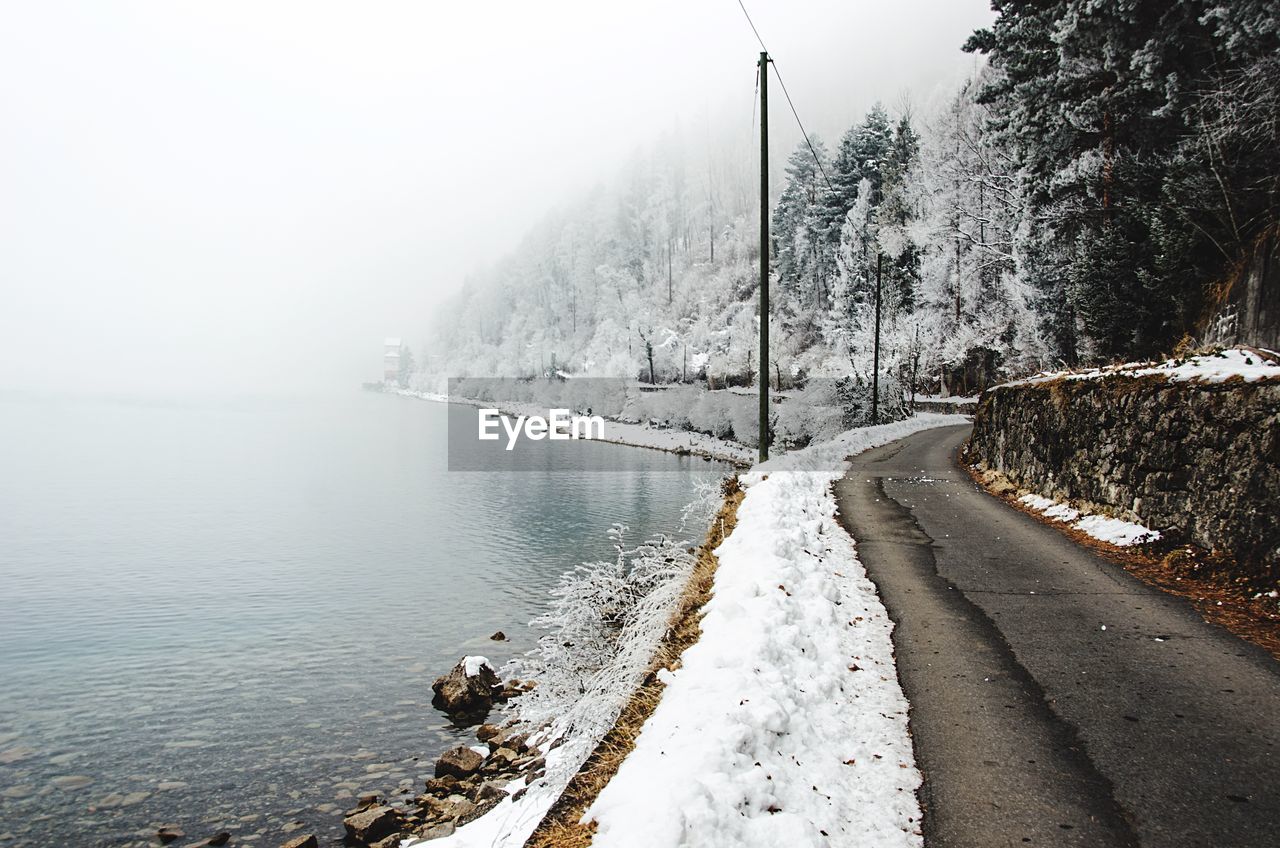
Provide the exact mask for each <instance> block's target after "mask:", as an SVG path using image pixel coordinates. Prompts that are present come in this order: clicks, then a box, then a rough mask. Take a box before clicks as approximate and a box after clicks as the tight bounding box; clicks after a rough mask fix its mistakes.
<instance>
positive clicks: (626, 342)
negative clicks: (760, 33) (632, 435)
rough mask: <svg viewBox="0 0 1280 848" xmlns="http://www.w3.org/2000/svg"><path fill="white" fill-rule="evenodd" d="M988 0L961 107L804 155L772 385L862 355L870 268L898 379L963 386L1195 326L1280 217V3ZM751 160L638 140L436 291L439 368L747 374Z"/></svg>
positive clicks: (870, 121) (794, 190) (777, 319)
mask: <svg viewBox="0 0 1280 848" xmlns="http://www.w3.org/2000/svg"><path fill="white" fill-rule="evenodd" d="M995 6H996V9H997V11H998V12H999V17H998V18H997V20H996V22H995V24H994V26H993V27H992V28H991V29H989V30H983V31H979V32H977V33H974V34H973V36H972V37H971V38H970V39H969V40H968V42H967V44H965V45H964V49H966V50H970V51H976V52H979V53H982V54H985V55H986V56H987V57H988V61H987V64H986V66H985V67H984V68H983V70H982V71H981V72H980V73H979V74H978V75H977V76H976V78H974V79H971V80H968V81H967V82H965V83H964V84H963V85H962V86H961V87H960V88H959V89H958V90H957V91H956V92H955V93H954V96H953V97H952V98H951V99H950V101H949V103H947V104H946V106H945V107H944V108H942V109H939V110H936V111H934V112H933V113H931V114H914V113H912V112H911V111H909V110H904V109H898V110H896V111H893V112H891V111H889V110H886V109H885V108H883V107H881V106H876V107H875V108H873V109H872V110H871V111H870V112H869V113H868V114H867V115H866V116H865V117H864V118H863V119H862V120H861V121H859V122H857V123H856V124H855V125H854V126H852V127H850V128H849V129H848V131H847V132H846V133H845V134H844V135H843V136H842V137H841V138H840V139H838V140H837V141H836V142H835V143H834V144H833V145H832V146H831V147H827V146H826V145H825V144H824V143H823V141H822V140H820V139H817V138H814V137H810V139H809V142H810V143H803V142H802V143H801V144H800V145H799V146H798V147H797V148H796V149H795V150H794V152H792V153H791V155H790V156H789V158H788V159H787V160H786V163H785V167H784V169H783V172H782V173H781V174H778V186H777V190H776V191H775V192H774V193H773V195H772V204H773V208H772V210H771V213H772V221H773V228H772V251H771V252H772V267H773V274H774V280H775V282H774V284H773V285H774V310H773V314H772V315H771V318H770V320H771V321H772V322H773V323H772V325H771V327H772V329H773V339H774V340H775V342H774V344H775V348H774V351H773V355H774V358H773V361H772V362H770V365H769V370H770V374H769V379H770V380H771V382H774V383H775V384H778V385H780V386H781V387H783V388H787V387H791V386H796V385H802V384H803V383H804V382H805V381H806V380H808V379H809V378H814V377H849V376H852V377H854V378H855V380H857V381H865V380H868V379H869V376H870V371H871V335H872V325H873V317H872V316H873V311H874V306H875V289H876V273H877V268H880V269H881V275H882V291H883V294H882V312H883V319H882V320H883V342H882V344H883V353H882V358H881V368H882V380H884V381H885V382H887V383H889V384H893V383H894V382H896V383H898V385H900V386H901V387H902V388H903V389H904V390H917V391H937V390H938V389H940V388H943V385H945V388H946V390H947V391H949V392H954V393H970V392H973V391H976V390H978V389H980V388H981V387H982V386H984V385H985V384H987V383H989V382H990V381H992V380H995V379H998V378H1000V377H1002V376H1008V375H1016V374H1021V373H1025V372H1028V371H1032V370H1035V369H1039V368H1044V367H1050V366H1056V365H1063V364H1066V365H1072V364H1076V363H1078V362H1081V361H1095V360H1104V359H1114V358H1133V357H1139V356H1147V355H1152V354H1155V353H1158V352H1163V351H1169V350H1172V349H1173V348H1175V347H1176V346H1178V345H1179V344H1186V343H1187V342H1194V341H1195V336H1196V334H1197V332H1198V328H1199V326H1200V324H1201V322H1202V321H1203V320H1204V318H1205V310H1206V308H1207V297H1208V295H1209V293H1210V292H1211V290H1212V287H1213V286H1214V285H1215V284H1217V283H1220V282H1221V281H1222V280H1223V279H1225V278H1226V277H1228V276H1229V275H1230V274H1232V273H1233V272H1234V270H1235V269H1236V268H1237V267H1238V266H1239V265H1240V264H1241V263H1242V262H1244V261H1245V260H1246V259H1247V257H1248V255H1249V253H1250V251H1251V250H1252V249H1253V248H1254V246H1255V244H1256V243H1257V242H1258V241H1259V240H1263V239H1268V238H1274V237H1275V233H1276V222H1277V209H1278V202H1277V201H1278V197H1277V192H1278V190H1280V165H1278V160H1280V154H1278V153H1277V151H1278V150H1280V117H1278V116H1280V58H1278V57H1280V24H1278V21H1280V9H1278V6H1280V4H1278V3H1277V2H1273V1H1271V0H1239V2H1233V3H1231V4H1229V5H1228V4H1220V3H1212V2H1203V1H1202V0H1200V1H1197V0H1181V2H1167V0H1166V2H1157V0H1140V2H1130V3H1098V2H1094V1H1093V0H1060V2H1049V3H1045V2H1025V1H1024V0H997V2H996V3H995ZM830 84H831V85H832V86H840V85H842V84H845V83H843V82H842V81H841V80H838V79H833V80H831V81H830ZM783 117H784V114H782V113H778V112H777V111H776V110H775V113H774V116H773V120H774V121H778V120H781V119H782V118H783ZM815 154H816V155H815ZM754 157H755V154H754V153H753V151H752V150H751V148H750V147H749V146H748V144H747V143H746V139H741V140H740V141H738V142H737V143H736V144H735V143H729V142H727V141H725V142H723V143H718V144H709V143H707V142H706V141H705V140H700V141H698V142H696V143H695V142H694V141H693V140H691V139H690V138H688V137H683V136H681V135H679V134H672V135H671V136H669V137H667V138H665V139H663V140H662V141H660V142H659V143H657V144H655V145H653V146H652V147H651V148H649V149H648V150H647V151H645V152H644V153H642V154H640V155H637V157H636V158H635V160H634V161H633V162H631V163H630V165H629V166H628V167H627V168H625V169H624V170H623V171H622V173H621V174H620V176H619V178H618V179H617V180H616V181H615V182H614V183H613V184H611V185H609V186H607V187H604V188H601V189H599V190H598V191H596V192H595V193H593V194H592V195H591V196H589V197H587V198H584V199H582V200H580V201H579V202H577V203H575V204H572V205H569V206H566V207H564V208H563V209H562V210H561V211H559V212H557V213H556V214H554V215H552V216H550V217H549V218H547V219H546V220H544V221H543V222H542V223H541V224H540V225H539V226H537V227H536V228H535V229H534V230H533V231H532V232H531V233H530V234H529V236H528V238H527V239H526V241H525V242H524V244H523V245H522V246H521V247H520V248H519V249H518V250H517V251H515V252H514V253H513V254H512V255H510V256H508V257H507V258H506V259H504V260H503V261H501V262H500V263H498V264H497V265H496V266H495V267H493V268H492V269H491V270H489V271H487V272H486V273H484V274H482V275H479V276H477V277H475V278H473V279H471V280H469V281H468V283H467V286H466V287H465V291H464V292H463V293H462V294H460V295H459V296H458V298H457V299H456V301H455V302H454V303H453V304H451V306H450V307H449V308H448V309H447V310H444V311H443V312H442V314H440V315H438V316H436V320H435V321H434V323H433V329H432V332H431V347H430V350H429V354H430V355H429V357H428V359H427V367H426V369H425V370H424V372H422V373H421V374H420V375H419V381H420V383H421V385H422V387H423V388H438V386H439V380H440V378H443V377H449V376H533V375H537V374H548V373H551V372H562V373H565V374H574V375H592V376H622V377H627V378H633V379H634V378H638V379H641V380H645V381H655V382H672V381H685V382H694V381H698V382H704V383H706V384H708V385H710V386H711V387H722V386H726V385H728V386H732V385H750V384H753V383H754V382H755V380H756V379H757V371H758V363H757V361H756V358H755V357H756V334H757V308H756V294H757V292H756V287H757V274H758V271H757V269H758V265H757V263H758V259H759V257H758V255H757V253H758V248H757V243H758V234H757V229H756V221H757V214H758V213H757V212H756V209H757V207H756V205H755V204H756V203H757V200H756V197H755V193H756V191H757V185H758V183H757V180H758V177H757V171H756V168H757V163H756V159H755V158H754ZM777 164H781V163H776V164H775V171H776V170H778V168H777Z"/></svg>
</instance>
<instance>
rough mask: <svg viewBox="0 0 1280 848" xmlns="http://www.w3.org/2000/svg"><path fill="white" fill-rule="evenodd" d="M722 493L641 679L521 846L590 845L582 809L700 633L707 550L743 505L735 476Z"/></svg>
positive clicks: (708, 574)
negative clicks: (664, 674)
mask: <svg viewBox="0 0 1280 848" xmlns="http://www.w3.org/2000/svg"><path fill="white" fill-rule="evenodd" d="M724 493H725V499H724V504H723V505H722V506H721V507H720V512H719V513H718V514H717V515H716V517H715V519H714V520H713V521H712V522H711V529H710V530H709V531H708V532H707V539H706V541H705V542H703V543H702V547H701V548H699V549H698V557H697V561H696V562H695V563H694V567H693V572H692V573H691V574H690V575H689V583H688V585H686V586H685V589H684V592H683V593H682V594H681V596H680V603H679V606H678V607H677V608H676V611H675V613H674V614H673V615H672V618H671V624H670V626H669V627H668V629H667V633H666V635H665V636H664V637H663V639H662V644H661V645H660V646H659V648H658V652H657V654H656V655H655V656H654V658H653V662H652V663H651V664H650V666H649V671H648V673H647V674H646V675H645V678H644V681H643V682H642V683H641V684H640V687H639V688H638V689H636V691H635V692H634V693H633V694H632V696H631V699H630V700H629V701H628V702H627V705H626V706H625V707H623V708H622V713H621V715H619V716H618V721H617V722H616V723H615V724H614V726H613V729H612V730H610V731H609V732H608V733H607V734H606V735H605V737H604V739H602V740H600V744H599V745H597V746H596V749H595V750H594V751H592V752H591V756H590V757H588V758H587V761H586V762H585V763H584V764H583V766H582V768H581V769H579V770H578V773H577V774H576V775H574V776H573V779H572V780H570V781H569V785H568V786H567V787H565V790H564V792H563V793H562V794H561V795H560V799H559V800H558V801H556V803H555V804H554V805H553V806H552V807H551V809H550V810H549V811H548V812H547V815H546V816H545V817H544V818H543V819H542V822H541V824H539V825H538V829H537V830H535V831H534V832H533V835H531V836H530V837H529V839H528V841H527V842H525V848H585V846H588V845H590V844H591V839H592V836H593V835H594V834H595V825H594V824H590V825H583V824H581V823H580V821H579V820H580V819H581V818H582V814H583V812H585V811H586V809H587V807H588V806H590V804H591V802H592V801H594V800H595V799H596V796H597V795H599V794H600V791H601V790H602V789H604V787H605V784H607V783H608V782H609V780H610V779H611V778H612V777H613V776H614V775H615V774H617V772H618V768H619V767H620V766H621V765H622V761H623V760H624V759H625V758H626V756H627V754H629V753H631V749H632V748H634V747H635V740H636V736H638V735H639V733H640V728H641V727H643V726H644V723H645V721H646V720H647V719H648V718H649V716H650V715H652V714H653V711H654V710H655V709H656V708H657V706H658V701H660V700H661V699H662V690H663V688H664V686H663V684H662V683H661V682H660V681H659V680H658V677H657V674H658V671H659V670H660V669H664V668H666V669H674V668H676V667H677V666H678V665H679V663H680V656H681V655H682V654H683V653H684V651H685V649H686V648H688V647H689V646H690V645H692V644H693V643H694V642H697V641H698V637H699V636H700V635H701V633H702V626H701V620H702V608H703V606H704V605H705V604H706V603H707V601H708V600H709V599H710V598H711V585H712V583H713V582H714V579H715V573H716V567H717V565H718V561H717V560H716V557H715V556H714V555H713V554H712V553H711V552H712V551H714V550H715V549H716V548H717V547H718V546H719V545H720V543H721V542H722V541H723V540H724V538H725V537H726V536H728V535H729V534H730V533H731V532H733V528H734V525H735V524H736V523H737V515H738V505H739V504H740V503H742V498H743V496H744V494H745V493H744V492H743V491H742V490H741V489H740V488H738V481H737V478H734V477H731V478H729V479H727V480H726V481H725V486H724Z"/></svg>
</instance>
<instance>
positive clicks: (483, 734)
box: [476, 724, 502, 742]
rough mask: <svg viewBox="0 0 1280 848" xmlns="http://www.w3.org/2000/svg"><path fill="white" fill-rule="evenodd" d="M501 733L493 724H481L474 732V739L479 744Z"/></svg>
mask: <svg viewBox="0 0 1280 848" xmlns="http://www.w3.org/2000/svg"><path fill="white" fill-rule="evenodd" d="M501 732H502V730H501V729H500V728H499V727H498V726H497V725H495V724H482V725H480V728H479V729H478V730H477V731H476V738H477V739H479V740H480V741H481V742H488V741H489V740H490V739H492V738H494V737H495V736H497V735H498V734H499V733H501Z"/></svg>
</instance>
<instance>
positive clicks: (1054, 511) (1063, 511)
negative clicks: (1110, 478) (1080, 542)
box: [1018, 494, 1160, 548]
mask: <svg viewBox="0 0 1280 848" xmlns="http://www.w3.org/2000/svg"><path fill="white" fill-rule="evenodd" d="M1018 503H1020V504H1022V505H1023V506H1025V507H1027V508H1029V509H1033V510H1035V511H1036V512H1038V513H1040V514H1041V515H1043V516H1044V517H1045V518H1049V519H1052V520H1053V521H1059V522H1061V523H1063V524H1066V525H1067V526H1068V527H1072V528H1074V529H1076V530H1079V531H1080V532H1082V533H1084V534H1085V535H1086V536H1092V537H1093V538H1095V539H1097V540H1098V541H1100V542H1106V543H1108V544H1111V545H1115V546H1117V547H1121V548H1126V547H1129V546H1130V545H1140V544H1143V543H1145V542H1155V541H1158V540H1159V539H1160V531H1158V530H1152V529H1151V528H1150V527H1144V526H1142V525H1141V524H1134V523H1133V522H1131V521H1121V520H1120V519H1119V518H1111V517H1109V516H1106V515H1095V514H1091V513H1086V512H1081V511H1080V510H1078V509H1076V508H1075V507H1072V506H1070V505H1068V504H1064V503H1062V502H1061V501H1055V500H1051V499H1050V498H1046V497H1043V496H1041V495H1030V494H1029V495H1023V496H1022V497H1020V498H1018Z"/></svg>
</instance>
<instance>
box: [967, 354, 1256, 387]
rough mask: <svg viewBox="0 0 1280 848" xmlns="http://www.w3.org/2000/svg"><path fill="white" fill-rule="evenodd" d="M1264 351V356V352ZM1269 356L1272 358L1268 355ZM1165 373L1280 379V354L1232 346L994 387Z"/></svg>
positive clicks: (1199, 378)
mask: <svg viewBox="0 0 1280 848" xmlns="http://www.w3.org/2000/svg"><path fill="white" fill-rule="evenodd" d="M1264 354H1265V355H1264ZM1269 357H1270V358H1269ZM1150 376H1162V377H1164V378H1165V379H1167V380H1169V381H1170V382H1173V383H1184V382H1196V383H1225V382H1226V381H1227V380H1232V379H1240V380H1244V381H1245V382H1246V383H1253V382H1257V381H1259V380H1280V354H1277V353H1275V352H1274V351H1261V352H1259V351H1257V350H1251V349H1249V348H1240V347H1233V348H1228V349H1226V350H1219V351H1215V352H1213V353H1203V354H1199V355H1196V356H1187V357H1178V358H1175V359H1169V360H1166V361H1164V362H1160V363H1153V362H1128V363H1125V364H1123V365H1108V366H1106V367H1104V368H1091V369H1089V370H1088V371H1052V372H1045V373H1042V374H1036V375H1035V376H1034V377H1027V378H1026V379H1023V380H1013V381H1011V382H1008V383H1003V384H1001V385H999V386H995V387H993V388H997V389H999V388H1005V387H1008V386H1030V385H1037V384H1040V383H1050V382H1053V381H1054V380H1098V379H1103V378H1106V377H1150Z"/></svg>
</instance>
